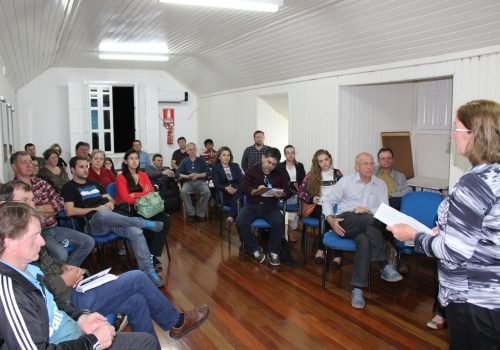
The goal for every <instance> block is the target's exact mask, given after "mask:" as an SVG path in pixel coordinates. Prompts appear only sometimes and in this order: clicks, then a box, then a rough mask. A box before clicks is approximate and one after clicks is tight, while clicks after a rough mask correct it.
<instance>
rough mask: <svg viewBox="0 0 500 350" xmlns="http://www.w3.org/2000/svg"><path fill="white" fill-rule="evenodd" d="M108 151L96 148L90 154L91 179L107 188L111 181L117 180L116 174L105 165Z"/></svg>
mask: <svg viewBox="0 0 500 350" xmlns="http://www.w3.org/2000/svg"><path fill="white" fill-rule="evenodd" d="M104 159H106V153H104V151H101V150H94V151H92V153H91V155H90V168H89V177H88V179H89V180H94V181H97V182H98V183H99V184H100V185H101V186H102V187H104V188H106V187H107V186H108V185H109V184H110V183H112V182H115V180H116V175H115V174H113V172H112V171H111V170H109V169H108V168H106V167H105V166H104Z"/></svg>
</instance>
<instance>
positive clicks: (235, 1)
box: [159, 0, 283, 12]
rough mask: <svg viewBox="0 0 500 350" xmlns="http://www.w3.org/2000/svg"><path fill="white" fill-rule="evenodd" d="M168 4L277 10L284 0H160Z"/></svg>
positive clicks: (265, 10)
mask: <svg viewBox="0 0 500 350" xmlns="http://www.w3.org/2000/svg"><path fill="white" fill-rule="evenodd" d="M159 1H160V2H164V3H166V4H176V5H190V6H205V7H221V8H229V9H238V10H248V11H263V12H276V11H278V10H279V8H280V6H283V0H159Z"/></svg>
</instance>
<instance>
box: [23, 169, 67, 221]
mask: <svg viewBox="0 0 500 350" xmlns="http://www.w3.org/2000/svg"><path fill="white" fill-rule="evenodd" d="M31 186H32V187H33V195H34V196H35V198H34V200H35V205H36V206H38V205H44V204H50V205H51V206H52V209H54V212H56V213H57V212H59V211H61V210H64V199H63V198H62V197H61V196H60V195H59V193H57V192H56V190H55V189H54V187H52V186H51V185H50V184H49V183H48V182H47V181H45V180H42V179H40V178H39V177H32V178H31ZM54 226H57V220H56V218H55V217H54V216H49V217H47V218H46V220H45V228H51V227H54Z"/></svg>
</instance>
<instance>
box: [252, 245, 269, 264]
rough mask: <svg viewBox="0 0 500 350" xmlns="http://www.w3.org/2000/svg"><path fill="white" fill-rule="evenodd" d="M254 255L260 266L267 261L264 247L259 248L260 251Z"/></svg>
mask: <svg viewBox="0 0 500 350" xmlns="http://www.w3.org/2000/svg"><path fill="white" fill-rule="evenodd" d="M252 255H253V257H254V258H255V260H257V262H258V263H259V264H262V263H263V262H264V260H266V255H265V254H264V249H262V247H259V249H257V250H256V251H254V252H253V253H252Z"/></svg>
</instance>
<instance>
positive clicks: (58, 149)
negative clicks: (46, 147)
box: [50, 143, 68, 170]
mask: <svg viewBox="0 0 500 350" xmlns="http://www.w3.org/2000/svg"><path fill="white" fill-rule="evenodd" d="M50 148H52V149H53V150H54V151H56V152H57V156H58V157H59V159H58V160H57V166H60V167H62V168H63V169H65V170H66V168H67V167H68V164H67V163H66V162H65V161H64V159H62V158H61V153H62V148H61V146H60V145H59V144H58V143H53V144H52V145H51V146H50Z"/></svg>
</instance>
